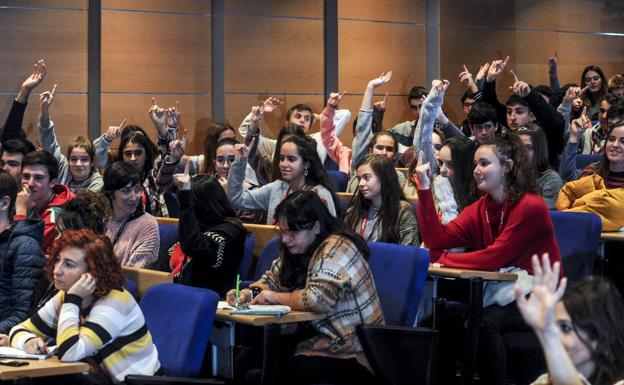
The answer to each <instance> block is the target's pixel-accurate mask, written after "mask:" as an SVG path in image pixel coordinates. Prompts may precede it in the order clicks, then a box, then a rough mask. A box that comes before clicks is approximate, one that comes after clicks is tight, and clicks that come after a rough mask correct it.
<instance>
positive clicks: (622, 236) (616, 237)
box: [600, 231, 624, 242]
mask: <svg viewBox="0 0 624 385" xmlns="http://www.w3.org/2000/svg"><path fill="white" fill-rule="evenodd" d="M600 239H602V240H604V241H620V242H621V241H624V233H623V232H620V231H608V232H604V233H602V234H600Z"/></svg>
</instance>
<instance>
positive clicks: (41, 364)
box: [0, 356, 89, 381]
mask: <svg viewBox="0 0 624 385" xmlns="http://www.w3.org/2000/svg"><path fill="white" fill-rule="evenodd" d="M6 359H7V360H11V361H23V362H28V365H25V366H17V367H13V366H1V365H0V380H2V381H10V380H15V379H18V378H33V377H49V376H59V375H63V374H76V373H83V372H88V371H89V365H87V364H85V363H84V362H61V361H60V360H59V359H58V357H56V356H54V357H50V358H48V359H47V360H19V359H13V358H6Z"/></svg>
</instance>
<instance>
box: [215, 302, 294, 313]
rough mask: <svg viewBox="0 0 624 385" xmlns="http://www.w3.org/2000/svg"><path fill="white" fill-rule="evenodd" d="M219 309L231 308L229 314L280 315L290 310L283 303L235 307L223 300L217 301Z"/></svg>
mask: <svg viewBox="0 0 624 385" xmlns="http://www.w3.org/2000/svg"><path fill="white" fill-rule="evenodd" d="M218 308H219V309H225V310H232V312H231V313H230V314H251V315H272V316H276V317H281V316H283V315H284V314H287V313H289V312H290V310H291V309H290V306H284V305H248V306H244V307H243V306H239V307H238V308H235V307H233V306H230V305H228V304H227V302H225V301H219V305H218Z"/></svg>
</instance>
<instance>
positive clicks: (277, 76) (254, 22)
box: [225, 16, 323, 93]
mask: <svg viewBox="0 0 624 385" xmlns="http://www.w3.org/2000/svg"><path fill="white" fill-rule="evenodd" d="M242 26H244V28H242ZM225 91H226V93H227V92H243V93H258V92H271V93H277V92H282V93H284V92H285V93H322V92H323V23H322V21H320V20H302V19H287V18H283V19H282V18H279V19H273V18H264V17H249V16H225Z"/></svg>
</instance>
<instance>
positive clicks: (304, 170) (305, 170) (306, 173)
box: [303, 168, 308, 176]
mask: <svg viewBox="0 0 624 385" xmlns="http://www.w3.org/2000/svg"><path fill="white" fill-rule="evenodd" d="M303 175H305V176H308V169H307V168H305V169H303Z"/></svg>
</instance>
